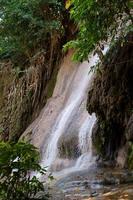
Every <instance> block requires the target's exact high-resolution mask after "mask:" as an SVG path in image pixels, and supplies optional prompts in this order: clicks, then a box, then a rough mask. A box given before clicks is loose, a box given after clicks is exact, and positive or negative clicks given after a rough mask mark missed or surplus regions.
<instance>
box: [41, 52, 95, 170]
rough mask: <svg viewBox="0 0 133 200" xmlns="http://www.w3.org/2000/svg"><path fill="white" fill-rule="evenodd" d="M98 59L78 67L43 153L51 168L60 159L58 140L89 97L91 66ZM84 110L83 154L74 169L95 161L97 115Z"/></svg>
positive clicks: (81, 128) (81, 144)
mask: <svg viewBox="0 0 133 200" xmlns="http://www.w3.org/2000/svg"><path fill="white" fill-rule="evenodd" d="M97 61H98V57H97V56H96V55H95V56H93V57H91V58H90V62H89V63H88V62H83V63H82V64H80V65H79V66H78V67H77V68H78V70H77V72H76V73H75V76H74V78H73V80H72V82H71V84H70V87H69V93H68V94H67V95H69V97H68V98H67V101H66V102H65V105H64V107H63V110H62V111H61V113H60V114H59V115H58V117H57V120H56V121H55V124H54V126H53V128H52V131H51V134H50V136H49V139H48V141H47V149H46V151H45V153H44V155H43V161H42V165H43V166H48V168H50V167H51V165H52V164H53V163H54V162H55V161H56V159H58V156H59V152H58V141H59V139H60V137H61V136H62V135H63V134H65V132H67V129H68V127H69V124H70V123H71V122H72V120H73V119H74V120H76V119H75V118H76V117H75V116H76V113H77V112H78V109H79V107H80V105H81V104H82V102H83V101H86V99H87V98H86V97H87V92H88V89H89V87H90V86H91V83H92V80H93V73H92V72H90V68H91V67H92V66H93V65H95V64H96V62H97ZM89 72H90V73H89ZM84 112H85V117H84V121H83V122H82V123H81V124H80V128H79V136H78V137H79V149H80V150H81V156H80V157H79V158H78V159H77V161H76V162H75V165H74V166H73V167H71V168H73V169H76V168H77V169H82V168H86V167H89V165H90V164H92V163H93V162H94V158H93V155H92V142H91V134H92V128H93V125H94V123H95V120H96V117H95V114H93V115H92V116H90V115H89V114H88V113H87V111H86V108H85V107H84ZM70 148H71V147H70ZM70 171H71V170H70Z"/></svg>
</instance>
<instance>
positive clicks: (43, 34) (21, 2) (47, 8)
mask: <svg viewBox="0 0 133 200" xmlns="http://www.w3.org/2000/svg"><path fill="white" fill-rule="evenodd" d="M62 8H63V6H62V1H61V0H37V1H36V0H0V57H1V58H2V57H4V58H5V57H9V56H10V55H13V54H16V52H17V53H18V52H19V53H20V54H24V55H25V56H27V58H30V57H31V56H32V55H33V54H34V53H35V51H37V50H38V49H39V48H41V47H42V46H43V48H44V49H45V46H46V43H45V40H46V39H47V37H48V36H49V35H52V34H53V32H58V31H62V26H61V12H62Z"/></svg>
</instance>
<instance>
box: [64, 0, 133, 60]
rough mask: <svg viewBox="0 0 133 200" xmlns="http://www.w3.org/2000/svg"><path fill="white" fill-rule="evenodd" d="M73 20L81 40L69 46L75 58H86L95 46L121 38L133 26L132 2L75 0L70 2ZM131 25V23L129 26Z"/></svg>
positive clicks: (128, 0)
mask: <svg viewBox="0 0 133 200" xmlns="http://www.w3.org/2000/svg"><path fill="white" fill-rule="evenodd" d="M67 2H68V5H67V8H68V7H69V8H70V12H71V17H72V18H73V19H74V21H75V22H76V24H77V25H78V29H79V33H78V37H77V39H76V40H74V41H70V42H69V43H68V44H67V45H66V47H65V48H66V49H67V48H68V47H73V48H75V49H76V54H75V57H74V58H75V59H76V60H83V59H87V57H88V54H89V53H90V52H91V51H92V50H94V49H95V47H96V46H98V45H99V47H101V48H102V44H103V43H104V42H107V41H108V40H110V41H111V42H113V41H114V40H117V37H118V35H120V36H121V37H122V38H123V36H125V34H126V33H127V32H128V31H130V30H131V29H132V28H133V27H132V23H133V17H132V15H131V8H133V3H132V2H131V1H130V0H124V1H123V0H98V1H97V0H84V1H83V0H78V1H77V0H72V1H70V0H69V1H67ZM127 22H128V24H127Z"/></svg>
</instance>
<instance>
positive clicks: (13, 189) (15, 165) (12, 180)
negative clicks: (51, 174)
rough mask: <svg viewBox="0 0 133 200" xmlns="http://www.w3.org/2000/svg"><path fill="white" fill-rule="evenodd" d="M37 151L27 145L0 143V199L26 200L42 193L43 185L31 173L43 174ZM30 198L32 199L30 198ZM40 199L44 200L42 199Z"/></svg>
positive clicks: (21, 143) (43, 170)
mask: <svg viewBox="0 0 133 200" xmlns="http://www.w3.org/2000/svg"><path fill="white" fill-rule="evenodd" d="M38 163H39V153H38V151H37V149H36V148H35V147H34V146H33V145H31V144H28V143H23V142H18V143H16V144H13V143H9V142H7V143H4V142H1V143H0V199H1V200H7V199H8V200H13V199H14V200H26V199H27V200H28V199H32V198H34V199H35V195H36V194H37V193H38V192H40V191H44V186H43V183H42V182H40V181H39V180H38V179H37V178H36V176H33V177H31V176H30V173H31V172H39V173H41V174H45V173H46V170H45V169H43V168H41V166H40V165H39V164H38ZM31 197H32V198H31ZM42 199H46V196H45V198H42Z"/></svg>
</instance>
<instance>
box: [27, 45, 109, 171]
mask: <svg viewBox="0 0 133 200" xmlns="http://www.w3.org/2000/svg"><path fill="white" fill-rule="evenodd" d="M107 49H108V47H107V48H105V50H104V52H103V53H105V52H106V51H107ZM71 56H72V52H71V51H70V52H68V54H67V56H66V57H65V58H64V60H63V62H62V63H61V67H60V70H59V73H58V76H57V81H56V86H55V89H54V92H53V96H52V97H51V98H50V99H49V100H48V102H47V104H46V105H45V107H44V108H43V110H42V111H41V113H40V115H39V117H38V118H37V119H36V120H35V121H34V122H33V123H32V124H31V125H30V126H29V127H28V129H27V130H26V132H27V133H28V132H31V131H32V133H33V134H32V138H31V142H32V143H33V144H34V145H35V146H37V147H38V148H39V149H40V151H41V153H42V162H41V165H42V166H44V167H47V168H48V170H50V171H52V172H57V171H58V172H60V174H61V172H62V174H67V173H69V172H72V171H76V170H83V169H87V168H88V167H89V166H90V165H92V164H94V163H95V157H94V156H93V153H92V139H91V136H92V129H93V126H94V124H95V121H96V116H95V114H92V115H89V113H88V112H87V110H86V103H87V94H88V91H89V90H90V88H91V86H92V82H93V77H94V74H93V72H92V71H91V67H92V66H94V65H96V63H97V62H98V60H99V59H98V56H97V55H95V56H94V55H93V54H92V55H91V56H89V62H87V61H85V62H83V63H79V64H75V63H73V62H72V61H71ZM26 132H25V134H26ZM62 146H63V148H64V149H65V150H64V149H63V150H64V152H61V151H62V149H61V147H62ZM68 148H69V149H68ZM71 151H75V152H72V153H71ZM63 154H64V155H63ZM75 155H76V156H75ZM74 156H75V157H74Z"/></svg>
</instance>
